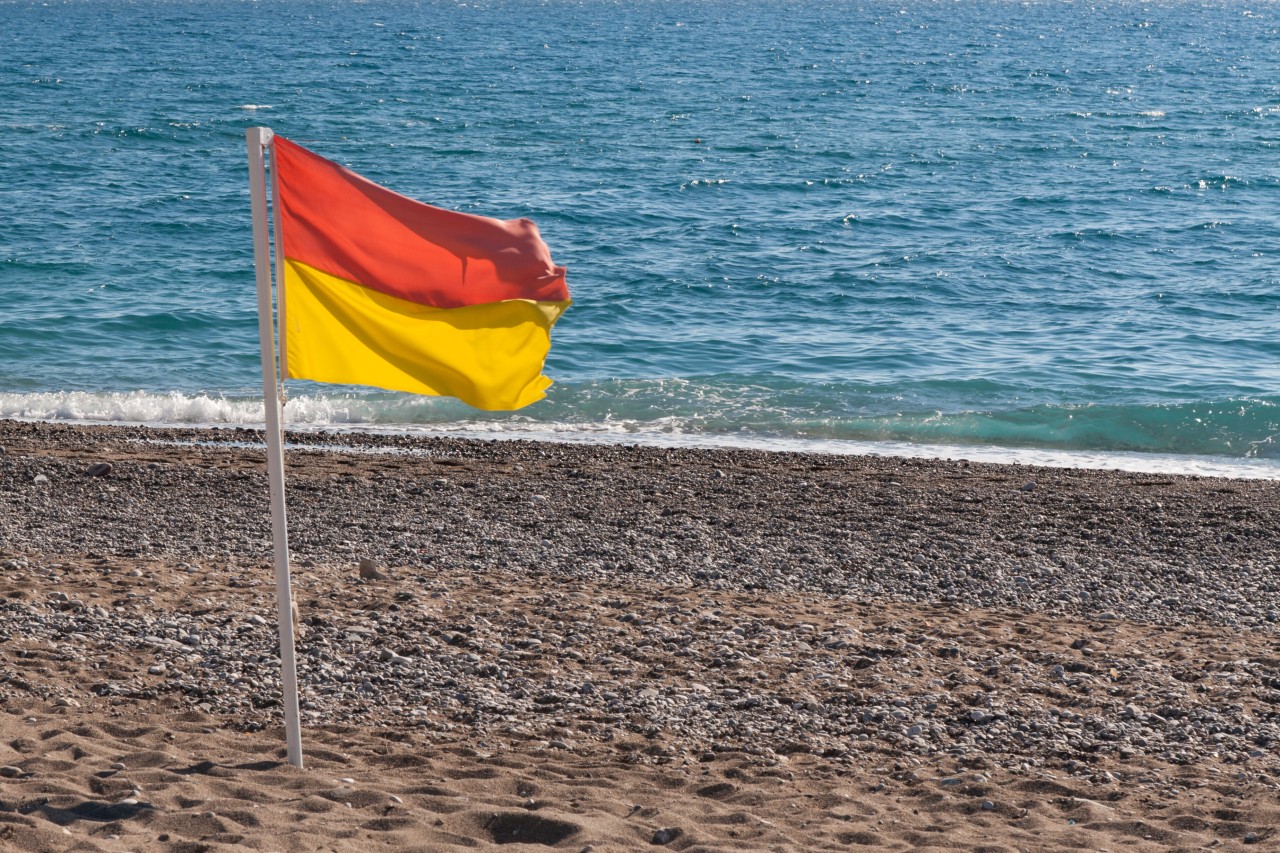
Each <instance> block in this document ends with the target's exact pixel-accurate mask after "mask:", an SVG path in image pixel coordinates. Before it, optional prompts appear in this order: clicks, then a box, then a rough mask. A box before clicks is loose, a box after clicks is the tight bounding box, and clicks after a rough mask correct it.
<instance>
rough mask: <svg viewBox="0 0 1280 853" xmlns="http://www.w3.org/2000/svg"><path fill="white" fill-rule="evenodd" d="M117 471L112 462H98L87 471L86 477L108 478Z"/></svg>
mask: <svg viewBox="0 0 1280 853" xmlns="http://www.w3.org/2000/svg"><path fill="white" fill-rule="evenodd" d="M114 470H115V469H114V468H113V467H112V465H111V463H110V462H96V463H94V464H93V465H90V466H89V467H88V469H86V470H85V472H84V473H85V475H86V476H89V477H108V476H110V475H111V472H112V471H114Z"/></svg>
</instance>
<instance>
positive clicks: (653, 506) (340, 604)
mask: <svg viewBox="0 0 1280 853" xmlns="http://www.w3.org/2000/svg"><path fill="white" fill-rule="evenodd" d="M254 438H255V435H254V434H253V433H250V432H248V431H237V430H209V431H195V430H174V431H157V430H145V429H137V428H120V427H115V428H112V427H100V428H80V429H70V428H67V427H59V426H54V425H46V424H22V423H13V422H0V441H2V442H3V444H4V446H5V447H6V448H7V452H6V453H5V454H4V455H3V456H0V495H2V496H3V500H4V505H5V509H6V512H5V513H4V515H3V516H0V589H2V590H3V595H4V596H5V597H4V598H3V599H0V648H3V652H0V699H7V698H20V697H30V696H32V695H35V696H38V697H40V698H43V699H47V700H48V701H49V702H50V703H55V702H59V701H67V702H90V701H92V702H98V703H104V704H105V705H106V706H107V707H110V706H112V705H113V704H116V703H128V702H137V701H155V700H159V699H176V700H177V701H179V702H181V703H182V704H184V705H186V706H190V707H194V708H197V709H199V710H202V711H204V712H206V713H209V714H211V715H214V716H215V717H217V718H219V719H221V720H222V721H223V723H224V724H225V725H228V726H235V727H240V728H244V729H246V730H256V729H261V728H263V727H266V726H270V725H276V724H278V722H279V716H280V699H279V690H280V687H279V672H278V666H279V662H278V658H277V656H276V651H275V649H276V628H275V625H276V616H275V610H274V606H275V605H274V598H273V596H274V586H273V582H272V578H271V573H270V568H269V565H268V564H267V561H268V560H269V554H270V529H269V526H268V521H267V507H266V493H267V485H266V481H265V477H264V476H263V475H262V473H261V470H262V455H263V454H262V452H261V450H260V449H256V448H254V447H252V446H248V445H250V443H251V442H252V441H253V440H254ZM321 438H322V437H320V436H316V435H298V436H293V440H294V441H296V442H306V443H308V444H309V445H314V444H315V443H316V442H318V441H320V440H321ZM326 440H333V441H337V440H339V439H338V438H337V437H328V438H327V439H326ZM340 440H341V441H342V442H343V443H344V444H347V445H352V446H353V449H352V450H351V451H349V452H344V453H337V452H323V451H320V450H316V449H293V450H291V451H290V452H289V465H290V470H289V474H288V478H289V497H290V532H291V537H290V541H291V545H292V548H293V553H294V557H295V597H296V600H297V603H298V610H299V617H300V620H299V626H298V633H299V645H298V653H299V658H300V660H299V674H300V680H301V683H302V685H303V715H304V720H305V721H306V722H307V723H308V724H310V725H329V726H335V725H336V726H341V725H355V724H360V725H369V724H374V725H380V726H388V727H392V728H395V727H413V728H414V729H415V730H420V731H425V732H428V733H432V734H437V735H439V736H440V737H442V738H443V737H457V736H458V734H459V733H464V732H465V733H470V734H472V735H473V738H472V739H473V741H474V742H475V744H476V749H477V750H478V751H479V752H482V753H484V752H493V751H497V750H500V749H501V748H502V747H503V744H506V743H511V742H515V741H520V742H529V741H533V742H535V743H542V744H543V745H544V746H545V748H546V749H552V750H570V751H579V752H590V751H592V750H597V749H612V750H621V751H623V752H624V754H625V755H627V756H628V757H629V759H630V760H634V761H636V762H650V763H658V764H661V763H669V762H673V761H703V760H712V759H713V758H714V757H715V756H717V755H720V754H724V753H726V752H740V753H746V754H750V755H755V756H758V757H759V758H760V760H761V761H763V762H766V763H768V764H771V765H774V766H779V767H783V766H785V763H786V760H787V756H788V755H792V754H796V753H804V754H810V755H817V756H823V757H825V758H827V759H828V760H830V761H831V762H833V763H837V764H838V763H846V764H847V763H856V762H859V761H861V760H863V757H864V756H865V754H866V753H868V752H881V753H886V754H892V755H896V756H902V757H903V759H904V761H903V763H902V765H901V767H900V771H901V772H902V773H903V774H906V775H910V774H911V773H912V772H913V771H912V767H914V766H916V765H915V764H914V763H913V762H919V761H920V760H930V761H936V760H939V759H943V758H945V759H946V760H947V761H950V762H952V763H953V764H954V765H955V766H956V767H959V768H969V769H974V768H976V769H981V768H983V767H986V766H990V765H998V766H1000V767H1003V768H1006V769H1009V770H1012V771H1014V772H1019V771H1030V770H1032V769H1046V768H1053V769H1055V770H1057V771H1058V772H1065V773H1068V774H1071V775H1075V776H1080V777H1083V778H1087V779H1089V780H1091V781H1094V782H1096V783H1097V784H1100V785H1107V784H1112V783H1114V782H1117V781H1127V780H1133V779H1136V780H1150V779H1157V778H1166V777H1167V778H1170V779H1172V778H1173V777H1178V778H1181V779H1182V784H1195V783H1196V780H1197V779H1201V778H1202V777H1204V776H1205V775H1206V774H1226V775H1227V776H1228V777H1230V778H1233V779H1236V780H1237V781H1242V782H1243V781H1248V782H1253V783H1257V784H1264V785H1268V786H1274V785H1275V782H1276V781H1277V780H1280V763H1277V761H1276V758H1275V755H1274V746H1275V744H1276V743H1277V742H1278V741H1280V713H1278V712H1277V707H1278V706H1280V670H1278V669H1277V663H1280V662H1278V661H1277V660H1276V658H1275V657H1274V656H1273V653H1272V652H1273V649H1274V646H1275V641H1276V635H1275V633H1274V630H1275V621H1276V619H1277V613H1280V592H1278V589H1280V587H1278V583H1280V581H1278V580H1277V573H1276V565H1277V557H1278V554H1277V546H1276V544H1275V541H1274V537H1273V533H1274V531H1275V529H1276V523H1275V522H1276V513H1277V510H1276V509H1275V508H1276V506H1277V497H1280V494H1278V489H1277V486H1276V484H1274V483H1270V482H1263V481H1227V480H1215V479H1207V478H1192V477H1169V476H1154V475H1143V474H1131V473H1119V472H1097V471H1074V470H1058V469H1035V468H1026V467H1015V466H994V465H980V464H976V463H973V464H971V463H968V462H964V461H924V460H906V459H890V458H867V457H834V456H811V455H800V454H769V453H763V452H749V451H714V450H665V449H653V448H632V447H587V446H571V445H555V444H538V443H527V442H507V443H499V442H495V443H484V442H471V441H464V440H456V439H415V438H399V439H397V438H388V437H378V436H341V437H340ZM176 442H183V443H176ZM103 463H109V466H110V470H109V472H107V473H98V474H95V475H92V476H90V475H88V474H87V473H86V471H88V470H90V467H91V466H98V465H100V464H103ZM97 470H99V471H101V469H100V468H98V469H97ZM38 476H43V477H45V478H46V480H47V482H45V483H42V484H37V483H36V482H35V480H36V479H37V478H38ZM1028 486H1033V487H1032V488H1028ZM362 560H363V561H365V568H364V569H363V570H362V569H361V561H362ZM362 575H363V576H362ZM42 670H44V671H47V672H53V671H55V670H56V671H64V670H65V671H69V672H75V673H79V675H80V677H81V678H82V679H83V690H82V691H79V692H75V693H74V695H69V692H68V691H67V690H66V689H65V687H62V686H59V685H60V684H62V682H58V681H56V680H53V679H51V678H42V677H41V671H42ZM1177 768H1186V769H1187V771H1188V773H1189V774H1190V775H1186V776H1185V778H1183V776H1180V775H1179V773H1178V771H1177V770H1176V769H1177ZM955 778H956V779H959V780H961V781H958V782H953V780H950V779H949V780H946V781H948V782H953V784H957V785H970V786H971V785H973V784H980V783H974V782H971V781H968V779H969V777H967V776H963V775H957V776H956V777H955ZM1170 783H1171V784H1172V782H1170ZM992 807H993V808H995V805H994V804H993V806H992ZM655 843H658V842H655Z"/></svg>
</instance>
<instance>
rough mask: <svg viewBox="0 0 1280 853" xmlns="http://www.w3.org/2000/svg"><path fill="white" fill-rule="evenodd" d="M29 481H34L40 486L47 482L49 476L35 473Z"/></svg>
mask: <svg viewBox="0 0 1280 853" xmlns="http://www.w3.org/2000/svg"><path fill="white" fill-rule="evenodd" d="M31 482H32V483H35V484H36V485H37V486H41V485H44V484H45V483H47V482H49V478H48V477H46V476H45V475H44V474H36V475H35V476H34V477H32V478H31Z"/></svg>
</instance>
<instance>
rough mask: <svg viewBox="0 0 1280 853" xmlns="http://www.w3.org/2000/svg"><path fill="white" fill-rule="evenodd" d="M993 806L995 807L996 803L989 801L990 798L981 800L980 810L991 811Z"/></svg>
mask: <svg viewBox="0 0 1280 853" xmlns="http://www.w3.org/2000/svg"><path fill="white" fill-rule="evenodd" d="M995 807H996V804H995V803H993V802H991V801H990V800H983V801H982V810H983V811H984V812H989V811H992V810H993V809H995Z"/></svg>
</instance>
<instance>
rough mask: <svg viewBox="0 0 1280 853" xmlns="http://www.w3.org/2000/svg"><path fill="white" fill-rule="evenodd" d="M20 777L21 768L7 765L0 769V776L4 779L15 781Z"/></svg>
mask: <svg viewBox="0 0 1280 853" xmlns="http://www.w3.org/2000/svg"><path fill="white" fill-rule="evenodd" d="M21 775H22V768H21V767H14V766H13V765H12V764H7V765H5V766H4V767H0V776H3V777H4V778H6V779H17V778H18V777H19V776H21Z"/></svg>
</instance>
